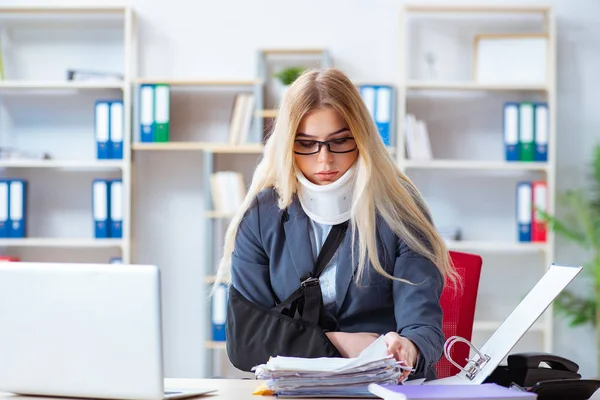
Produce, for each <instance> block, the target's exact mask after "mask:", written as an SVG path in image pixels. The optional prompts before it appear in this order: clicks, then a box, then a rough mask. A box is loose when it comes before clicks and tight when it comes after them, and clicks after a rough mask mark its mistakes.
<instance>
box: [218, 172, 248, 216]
mask: <svg viewBox="0 0 600 400" xmlns="http://www.w3.org/2000/svg"><path fill="white" fill-rule="evenodd" d="M210 188H211V195H212V200H213V204H214V211H216V212H221V213H225V214H231V213H235V212H236V211H237V210H238V209H239V208H240V206H241V205H242V202H243V201H244V198H245V197H246V186H245V184H244V177H243V175H242V174H241V173H239V172H234V171H219V172H215V173H213V174H212V175H211V177H210Z"/></svg>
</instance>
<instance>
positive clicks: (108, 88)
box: [0, 6, 135, 263]
mask: <svg viewBox="0 0 600 400" xmlns="http://www.w3.org/2000/svg"><path fill="white" fill-rule="evenodd" d="M0 26H2V31H1V33H0V35H1V39H2V50H1V51H2V53H3V54H2V55H3V61H4V72H5V79H4V80H0V121H1V122H0V147H2V149H3V151H6V154H5V155H4V156H3V157H1V158H0V174H1V175H2V178H3V179H24V180H26V181H27V195H26V198H25V204H26V235H25V237H23V238H0V252H2V253H5V254H6V255H10V256H16V257H19V258H20V259H21V260H23V261H48V260H52V261H56V262H60V261H62V262H98V263H108V262H109V261H110V260H111V259H112V258H115V257H117V258H121V259H122V260H123V262H124V263H129V262H130V261H131V258H130V255H131V252H130V244H131V243H130V221H131V218H130V185H131V179H130V177H131V175H130V172H131V170H130V161H131V160H130V141H129V135H127V134H125V135H124V138H123V158H122V159H107V160H101V159H98V158H97V154H96V139H95V116H94V104H95V102H96V101H97V100H122V101H123V129H124V131H123V132H130V130H131V129H130V105H131V101H130V99H131V96H130V94H131V90H130V79H131V74H132V68H133V64H134V61H135V58H134V55H133V52H132V49H133V46H134V43H133V36H132V34H133V30H134V17H133V12H132V10H131V9H130V8H129V7H125V6H123V7H120V6H111V7H102V6H96V7H85V6H83V7H79V6H18V7H0ZM69 70H75V71H77V73H81V72H82V71H85V72H89V71H95V72H106V73H109V74H118V75H120V77H121V79H110V80H108V79H94V80H79V79H75V80H69V78H68V71H69ZM65 110H68V111H65ZM9 152H10V153H11V154H10V155H9V154H8V153H9ZM44 155H45V156H44ZM94 179H120V180H122V193H123V194H122V196H123V199H122V204H123V226H122V229H123V235H122V238H102V239H98V238H95V237H94V223H93V215H92V181H93V180H94ZM65 250H66V251H65Z"/></svg>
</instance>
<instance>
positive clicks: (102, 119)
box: [94, 100, 125, 160]
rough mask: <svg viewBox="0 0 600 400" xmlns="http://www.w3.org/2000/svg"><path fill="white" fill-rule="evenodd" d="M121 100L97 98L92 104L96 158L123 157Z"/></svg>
mask: <svg viewBox="0 0 600 400" xmlns="http://www.w3.org/2000/svg"><path fill="white" fill-rule="evenodd" d="M124 130H125V125H124V118H123V100H98V101H96V104H95V106H94V132H95V136H96V158H97V159H99V160H107V159H123V136H124Z"/></svg>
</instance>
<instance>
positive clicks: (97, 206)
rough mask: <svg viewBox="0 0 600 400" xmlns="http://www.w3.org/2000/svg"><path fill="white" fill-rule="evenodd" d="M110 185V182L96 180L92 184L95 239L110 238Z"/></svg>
mask: <svg viewBox="0 0 600 400" xmlns="http://www.w3.org/2000/svg"><path fill="white" fill-rule="evenodd" d="M109 196H110V185H109V183H108V181H106V180H102V179H95V180H94V182H93V183H92V216H93V220H94V237H95V238H97V239H104V238H107V237H109V235H110V231H109V224H110V220H109V215H110V209H109V207H110V202H109V199H110V197H109Z"/></svg>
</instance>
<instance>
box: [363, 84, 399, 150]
mask: <svg viewBox="0 0 600 400" xmlns="http://www.w3.org/2000/svg"><path fill="white" fill-rule="evenodd" d="M359 92H360V95H361V97H362V99H363V102H364V103H365V106H366V107H367V110H368V111H369V114H370V115H371V117H372V118H373V120H374V122H375V125H376V126H377V130H378V131H379V135H380V136H381V140H382V141H383V143H384V144H385V145H386V146H391V145H392V134H393V117H394V88H393V87H392V86H386V85H362V86H360V87H359Z"/></svg>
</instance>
